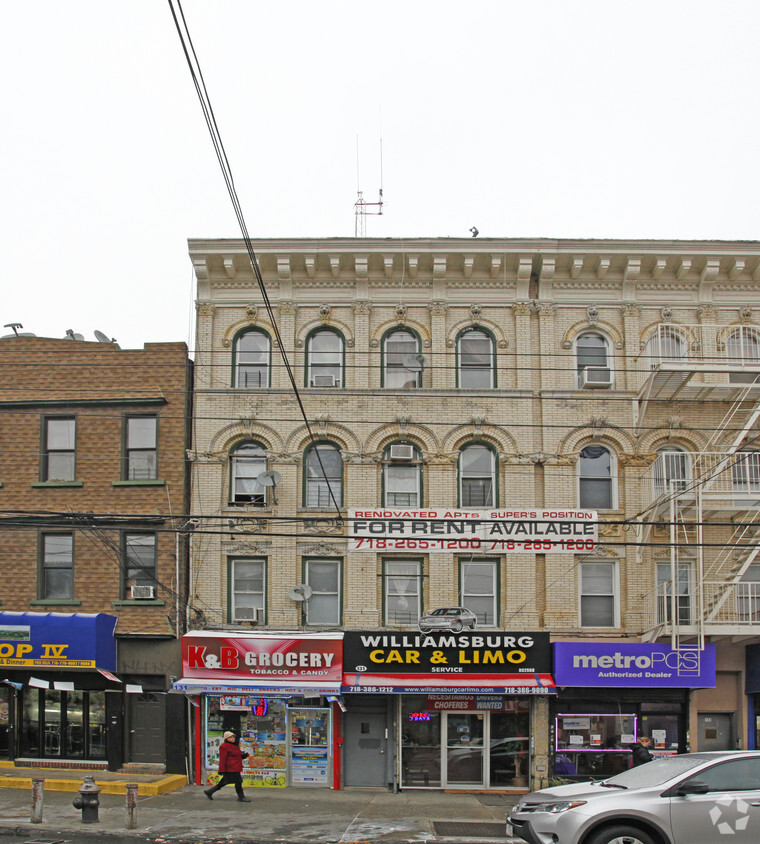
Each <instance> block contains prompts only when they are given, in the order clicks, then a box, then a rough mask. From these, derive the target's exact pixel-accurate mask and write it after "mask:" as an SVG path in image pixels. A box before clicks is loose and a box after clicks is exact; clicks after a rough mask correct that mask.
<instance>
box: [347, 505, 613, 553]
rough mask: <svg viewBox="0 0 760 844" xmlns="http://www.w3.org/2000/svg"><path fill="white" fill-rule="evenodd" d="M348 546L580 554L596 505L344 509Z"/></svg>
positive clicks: (593, 537) (589, 543) (593, 534)
mask: <svg viewBox="0 0 760 844" xmlns="http://www.w3.org/2000/svg"><path fill="white" fill-rule="evenodd" d="M348 540H349V541H348V550H349V551H373V552H376V551H423V552H427V553H431V552H432V553H435V552H462V551H467V552H470V553H480V554H501V553H527V554H546V553H551V554H578V553H586V552H588V551H593V550H594V549H595V548H596V546H597V541H598V528H597V514H596V511H594V510H562V509H559V508H556V509H552V508H534V509H530V508H528V507H525V508H520V509H517V508H516V509H511V510H454V509H452V508H446V507H425V508H423V509H420V510H405V509H403V508H401V507H395V508H394V507H378V508H373V509H371V508H364V509H356V510H349V511H348Z"/></svg>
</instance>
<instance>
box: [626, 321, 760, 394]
mask: <svg viewBox="0 0 760 844" xmlns="http://www.w3.org/2000/svg"><path fill="white" fill-rule="evenodd" d="M688 361H691V362H693V363H698V364H712V365H715V366H732V367H742V368H746V369H747V370H749V369H754V370H755V373H754V374H755V375H757V374H758V373H760V331H759V330H758V329H757V328H755V327H754V326H750V325H681V324H677V323H662V324H661V325H658V326H657V328H656V330H655V331H654V333H653V334H651V335H650V337H649V339H648V340H647V343H646V346H645V347H644V349H643V350H642V351H641V354H640V355H639V362H640V368H641V369H642V370H643V371H648V370H652V369H655V368H656V367H657V366H658V365H659V364H661V363H662V364H665V363H686V362H688ZM742 375H743V373H734V374H732V380H734V377H735V378H736V380H735V383H747V382H748V381H749V382H751V381H752V380H754V376H750V374H749V373H746V377H741V376H742Z"/></svg>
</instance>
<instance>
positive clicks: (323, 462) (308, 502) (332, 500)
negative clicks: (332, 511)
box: [304, 443, 343, 509]
mask: <svg viewBox="0 0 760 844" xmlns="http://www.w3.org/2000/svg"><path fill="white" fill-rule="evenodd" d="M304 484H305V489H304V506H305V507H323V508H325V509H329V508H334V507H335V505H336V504H337V505H338V506H341V505H342V504H343V457H342V456H341V453H340V449H339V448H338V446H336V445H333V444H332V443H317V444H316V445H313V446H310V447H309V449H308V450H307V452H306V455H305V456H304Z"/></svg>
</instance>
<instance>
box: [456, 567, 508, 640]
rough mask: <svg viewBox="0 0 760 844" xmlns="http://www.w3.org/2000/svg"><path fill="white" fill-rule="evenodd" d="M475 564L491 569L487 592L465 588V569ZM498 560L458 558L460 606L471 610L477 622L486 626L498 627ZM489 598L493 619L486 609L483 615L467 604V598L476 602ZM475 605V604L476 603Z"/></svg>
mask: <svg viewBox="0 0 760 844" xmlns="http://www.w3.org/2000/svg"><path fill="white" fill-rule="evenodd" d="M471 566H472V567H475V566H484V567H489V568H490V569H491V573H492V574H491V588H490V590H489V591H488V592H474V591H472V590H469V591H468V589H467V569H468V568H469V567H471ZM498 587H499V562H498V560H489V559H484V560H480V559H473V560H460V561H459V589H460V593H461V594H460V606H463V607H466V608H467V609H468V610H471V611H472V612H474V613H475V615H476V616H477V617H478V624H482V625H484V626H486V627H494V626H496V627H498V621H499V592H498ZM484 598H485V599H490V603H491V609H490V611H491V614H492V615H493V619H489V618H488V610H486V613H485V615H483V614H482V613H481V612H479V611H478V610H477V609H475V608H473V607H472V606H470V604H468V600H470V599H475V600H476V601H478V603H480V602H482V599H484ZM476 606H477V605H476Z"/></svg>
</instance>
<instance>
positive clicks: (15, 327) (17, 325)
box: [3, 322, 24, 337]
mask: <svg viewBox="0 0 760 844" xmlns="http://www.w3.org/2000/svg"><path fill="white" fill-rule="evenodd" d="M23 327H24V326H23V325H22V324H21V323H20V322H6V323H5V325H4V326H3V328H12V329H13V333H14V334H15V335H16V337H18V330H19V328H23Z"/></svg>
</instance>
